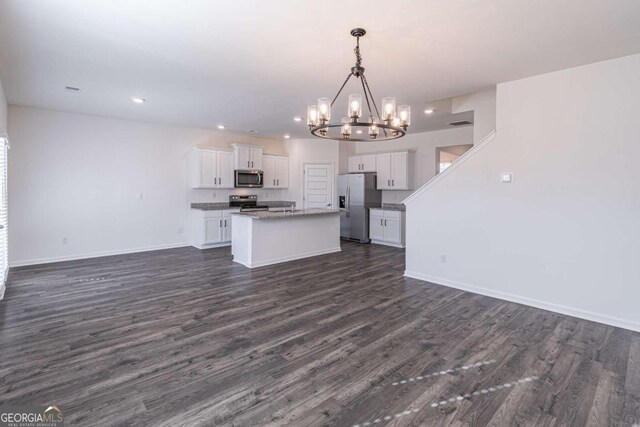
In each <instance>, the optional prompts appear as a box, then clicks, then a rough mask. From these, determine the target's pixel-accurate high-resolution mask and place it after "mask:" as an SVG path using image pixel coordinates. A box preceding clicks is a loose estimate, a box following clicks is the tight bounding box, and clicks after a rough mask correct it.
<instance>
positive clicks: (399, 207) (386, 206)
mask: <svg viewBox="0 0 640 427" xmlns="http://www.w3.org/2000/svg"><path fill="white" fill-rule="evenodd" d="M369 209H380V210H383V211H401V212H404V211H405V210H406V206H405V205H404V204H402V203H383V204H382V206H381V207H379V208H369Z"/></svg>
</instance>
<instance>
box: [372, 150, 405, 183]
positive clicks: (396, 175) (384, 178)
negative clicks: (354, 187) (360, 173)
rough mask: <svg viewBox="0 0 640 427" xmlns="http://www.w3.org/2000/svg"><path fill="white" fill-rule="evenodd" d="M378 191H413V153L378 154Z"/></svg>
mask: <svg viewBox="0 0 640 427" xmlns="http://www.w3.org/2000/svg"><path fill="white" fill-rule="evenodd" d="M376 171H377V173H378V190H412V189H413V153H412V152H410V151H403V152H399V153H384V154H378V155H377V158H376Z"/></svg>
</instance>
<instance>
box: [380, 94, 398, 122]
mask: <svg viewBox="0 0 640 427" xmlns="http://www.w3.org/2000/svg"><path fill="white" fill-rule="evenodd" d="M382 111H383V117H382V118H383V120H392V119H393V118H394V117H395V116H396V99H395V98H393V97H387V98H383V99H382Z"/></svg>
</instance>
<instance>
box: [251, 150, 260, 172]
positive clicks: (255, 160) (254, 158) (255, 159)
mask: <svg viewBox="0 0 640 427" xmlns="http://www.w3.org/2000/svg"><path fill="white" fill-rule="evenodd" d="M249 150H250V155H249V156H250V158H249V160H250V161H251V169H258V170H262V148H250V149H249Z"/></svg>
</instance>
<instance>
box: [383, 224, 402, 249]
mask: <svg viewBox="0 0 640 427" xmlns="http://www.w3.org/2000/svg"><path fill="white" fill-rule="evenodd" d="M384 241H385V242H389V243H396V244H398V245H400V244H402V227H401V221H400V220H399V219H395V218H385V219H384Z"/></svg>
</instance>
